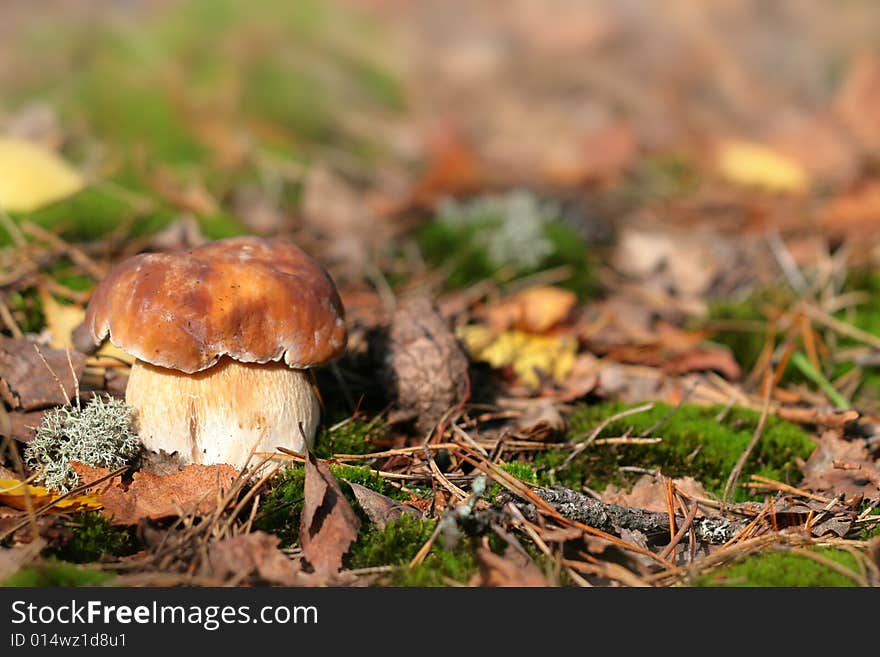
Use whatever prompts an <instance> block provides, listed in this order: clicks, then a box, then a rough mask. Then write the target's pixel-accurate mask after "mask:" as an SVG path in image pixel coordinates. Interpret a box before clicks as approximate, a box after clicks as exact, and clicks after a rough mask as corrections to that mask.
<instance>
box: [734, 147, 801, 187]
mask: <svg viewBox="0 0 880 657" xmlns="http://www.w3.org/2000/svg"><path fill="white" fill-rule="evenodd" d="M717 166H718V169H719V172H720V173H721V176H722V177H723V178H724V179H725V180H727V181H728V182H731V183H734V184H736V185H742V186H745V187H758V188H761V189H766V190H768V191H771V192H802V191H804V190H805V189H806V188H807V184H808V183H809V179H808V177H807V172H806V171H805V170H804V168H803V167H802V166H801V165H800V163H799V162H797V161H795V160H793V159H791V158H788V157H786V156H785V155H782V154H781V153H778V152H777V151H774V150H772V149H771V148H769V147H767V146H764V145H763V144H758V143H754V142H749V141H744V140H738V139H728V140H725V141H722V142H721V144H720V145H719V147H718V153H717Z"/></svg>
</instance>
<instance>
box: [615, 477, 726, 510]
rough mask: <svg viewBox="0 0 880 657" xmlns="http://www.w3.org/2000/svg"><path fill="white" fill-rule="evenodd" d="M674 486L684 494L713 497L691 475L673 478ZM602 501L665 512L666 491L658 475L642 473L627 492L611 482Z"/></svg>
mask: <svg viewBox="0 0 880 657" xmlns="http://www.w3.org/2000/svg"><path fill="white" fill-rule="evenodd" d="M672 483H673V484H674V485H675V487H676V488H677V489H678V490H680V491H681V492H682V493H684V494H685V495H690V496H693V497H702V498H705V499H713V498H714V496H713V495H712V494H711V493H710V492H709V491H707V490H706V489H705V488H703V484H701V483H700V482H699V481H697V480H696V479H694V478H693V477H681V478H679V479H673V480H672ZM602 501H603V502H605V503H606V504H617V505H618V506H625V507H629V508H632V509H644V510H645V511H658V512H660V513H666V511H667V508H668V507H667V506H666V493H665V488H664V485H663V483H661V481H660V479H659V478H658V477H654V476H652V475H642V476H641V477H640V478H639V480H638V481H637V482H636V483H635V484H634V485H633V487H632V490H631V491H630V492H629V493H624V492H623V491H621V490H620V489H618V488H617V487H616V486H614V485H613V484H612V485H610V486H608V487H607V488H606V489H605V492H604V493H603V494H602Z"/></svg>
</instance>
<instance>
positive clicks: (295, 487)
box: [254, 465, 409, 545]
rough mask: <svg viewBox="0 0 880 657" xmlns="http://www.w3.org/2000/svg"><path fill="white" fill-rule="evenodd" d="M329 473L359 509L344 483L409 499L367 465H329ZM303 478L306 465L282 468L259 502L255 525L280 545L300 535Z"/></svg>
mask: <svg viewBox="0 0 880 657" xmlns="http://www.w3.org/2000/svg"><path fill="white" fill-rule="evenodd" d="M330 472H332V473H333V476H334V477H336V479H337V481H339V484H340V487H341V488H342V492H343V494H344V495H345V496H346V498H347V499H348V501H349V502H350V503H351V504H352V506H353V507H354V508H355V509H357V510H360V507H359V505H358V503H357V500H356V498H355V496H354V494H353V493H352V492H351V487H350V486H348V485H347V483H346V482H352V483H355V484H360V485H361V486H366V487H367V488H369V489H371V490H374V491H376V492H377V493H381V494H382V495H387V496H388V497H391V498H394V499H398V500H406V499H409V495H408V494H407V493H404V492H402V491H401V490H399V489H398V488H395V487H394V486H392V485H391V484H389V483H388V482H387V481H385V480H384V479H382V478H381V477H380V476H379V475H378V474H376V472H375V470H371V469H370V468H368V467H366V466H355V465H331V466H330ZM305 481H306V475H305V468H303V466H301V465H295V466H291V467H289V468H287V469H285V470H284V471H283V472H282V473H281V474H280V475H278V476H277V477H276V478H275V479H274V480H273V481H272V482H270V489H269V492H268V493H266V495H265V497H264V499H263V502H262V503H261V504H260V508H259V510H258V512H257V517H256V519H255V520H254V527H255V528H256V529H260V530H263V531H267V532H271V533H273V534H275V535H277V536H279V537H280V538H281V542H282V544H283V545H292V544H294V543H296V541H297V540H298V538H299V521H300V515H301V514H302V508H303V501H304V499H305V493H304V490H305Z"/></svg>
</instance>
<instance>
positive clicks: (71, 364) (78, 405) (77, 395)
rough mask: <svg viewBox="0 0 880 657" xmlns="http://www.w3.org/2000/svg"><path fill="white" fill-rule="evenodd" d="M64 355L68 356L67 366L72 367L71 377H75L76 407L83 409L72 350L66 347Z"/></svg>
mask: <svg viewBox="0 0 880 657" xmlns="http://www.w3.org/2000/svg"><path fill="white" fill-rule="evenodd" d="M64 353H65V354H67V366H68V367H70V376H71V377H73V392H74V395H75V399H76V407H77V408H79V409H82V406H81V405H80V403H79V377H78V376H77V375H76V370H75V369H73V360H72V359H71V358H70V349H69V348H67V347H64Z"/></svg>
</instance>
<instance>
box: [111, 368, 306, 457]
mask: <svg viewBox="0 0 880 657" xmlns="http://www.w3.org/2000/svg"><path fill="white" fill-rule="evenodd" d="M125 400H126V402H127V403H128V404H129V405H131V406H133V407H134V408H135V410H136V417H137V422H138V431H139V434H140V437H141V441H142V442H143V443H144V445H145V446H146V447H147V448H148V449H151V450H156V451H158V450H160V449H163V450H165V451H166V452H169V453H171V452H178V453H179V455H180V457H181V460H182V461H183V462H185V463H205V464H210V463H228V464H230V465H232V466H235V467H237V468H240V467H242V466H244V465H245V463H246V462H247V461H248V457H249V455H250V454H251V450H252V449H255V451H257V452H274V451H276V450H275V448H276V447H277V446H282V447H286V448H288V449H292V450H295V451H297V452H305V451H306V450H307V449H308V448H309V447H311V445H312V443H313V442H314V436H315V430H316V429H317V426H318V420H319V418H320V412H321V410H320V404H319V402H318V399H317V397H316V395H315V391H314V388H313V382H312V378H311V376H310V374H309V373H308V371H306V370H297V369H291V368H289V367H287V366H286V365H284V364H283V363H281V364H279V363H267V364H265V365H260V364H258V363H240V362H238V361H235V360H232V359H230V358H223V359H221V360H220V362H218V363H217V364H216V365H214V366H213V367H211V368H209V369H207V370H205V371H203V372H197V373H195V374H186V373H184V372H179V371H177V370H172V369H166V368H164V367H156V366H155V365H150V364H149V363H145V362H144V361H141V360H137V361H135V363H134V365H133V366H132V368H131V374H130V376H129V379H128V388H127V389H126V391H125ZM300 425H302V432H301V431H300V428H299V427H300ZM303 433H305V440H303V435H302V434H303ZM254 462H258V460H257V459H254V460H253V461H252V463H254Z"/></svg>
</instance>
